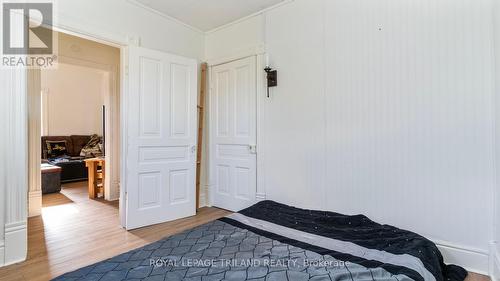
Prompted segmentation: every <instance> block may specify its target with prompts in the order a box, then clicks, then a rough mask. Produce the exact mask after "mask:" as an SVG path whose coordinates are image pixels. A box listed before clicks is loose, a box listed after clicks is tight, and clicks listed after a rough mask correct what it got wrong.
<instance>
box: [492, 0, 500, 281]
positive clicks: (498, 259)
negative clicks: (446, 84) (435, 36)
mask: <svg viewBox="0 0 500 281" xmlns="http://www.w3.org/2000/svg"><path fill="white" fill-rule="evenodd" d="M493 16H494V18H493V34H494V38H495V44H494V47H495V132H496V135H495V143H496V145H495V148H496V151H495V152H496V153H495V160H496V175H497V185H496V189H495V195H496V196H495V199H496V200H495V203H496V204H495V206H496V209H495V216H494V227H495V238H494V239H495V241H496V247H494V248H493V250H494V251H495V255H494V257H493V262H492V266H493V268H494V269H493V272H494V276H493V277H494V278H496V279H495V280H500V222H499V220H500V1H494V9H493Z"/></svg>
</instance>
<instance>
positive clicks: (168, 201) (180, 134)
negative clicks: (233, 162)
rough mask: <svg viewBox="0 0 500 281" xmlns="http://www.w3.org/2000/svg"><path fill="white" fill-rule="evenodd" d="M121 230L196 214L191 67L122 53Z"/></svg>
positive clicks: (187, 62)
mask: <svg viewBox="0 0 500 281" xmlns="http://www.w3.org/2000/svg"><path fill="white" fill-rule="evenodd" d="M128 60H129V62H128V65H129V67H128V69H129V75H128V81H129V87H128V93H127V99H126V103H127V105H126V108H127V113H126V114H127V117H126V119H125V120H126V122H127V124H126V128H127V145H128V146H127V153H126V160H125V161H126V162H125V163H126V175H125V176H126V177H127V178H126V192H127V193H126V228H127V229H133V228H138V227H142V226H147V225H152V224H157V223H162V222H166V221H170V220H174V219H179V218H183V217H187V216H191V215H194V214H195V213H196V206H195V203H196V200H195V199H196V198H195V196H196V192H195V167H196V165H195V159H196V126H197V125H196V124H197V121H196V118H197V117H196V106H197V81H198V80H197V63H196V61H195V60H193V59H187V58H183V57H179V56H174V55H170V54H166V53H162V52H158V51H153V50H149V49H144V48H138V47H131V48H129V50H128Z"/></svg>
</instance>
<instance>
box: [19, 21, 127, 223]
mask: <svg viewBox="0 0 500 281" xmlns="http://www.w3.org/2000/svg"><path fill="white" fill-rule="evenodd" d="M53 30H54V31H57V32H62V33H66V34H70V35H73V36H76V37H78V38H83V39H87V40H91V41H94V42H98V43H101V44H105V45H108V46H111V47H115V48H117V49H119V50H120V66H119V67H120V77H118V75H117V71H118V69H115V68H114V67H112V66H111V65H107V64H101V63H97V62H93V61H87V60H82V59H78V58H73V57H65V56H59V62H60V63H65V64H71V65H78V66H86V67H92V68H95V69H99V70H101V71H104V72H107V73H108V75H109V81H108V83H109V89H108V90H109V92H108V94H107V95H106V97H105V104H106V107H107V108H108V109H109V110H111V111H114V112H116V110H118V109H119V110H120V115H119V116H117V115H115V114H111V115H108V116H109V118H108V120H106V121H107V122H106V124H107V125H108V126H106V127H107V128H106V130H107V131H110V132H111V133H112V132H113V131H115V129H116V127H117V126H118V127H120V135H116V136H113V138H112V139H114V140H117V139H118V140H119V143H120V148H121V147H123V135H122V134H121V130H122V128H121V127H123V124H124V123H123V122H122V115H121V108H122V105H121V98H122V97H123V90H124V89H123V87H124V82H123V81H124V73H123V69H124V67H123V56H122V55H121V54H122V52H123V50H124V48H126V47H127V45H126V44H125V43H123V42H121V43H120V42H116V41H111V40H105V39H102V38H98V37H97V36H91V35H88V34H82V33H80V32H76V31H72V30H69V29H68V28H66V27H65V28H60V27H57V26H54V27H53ZM29 71H30V70H28V72H29ZM37 72H38V76H39V75H40V74H39V73H40V71H39V70H37ZM28 77H30V76H28ZM39 79H40V78H39V77H38V82H40V81H39ZM117 79H120V80H119V81H120V90H118V89H116V86H115V85H116V81H117ZM28 83H30V81H28ZM29 87H34V85H31V83H30V85H29V86H28V89H27V90H28V91H29ZM42 90H43V89H42ZM32 98H33V97H31V99H32ZM28 99H30V97H28ZM117 99H119V100H120V103H118V102H117ZM28 110H29V109H28ZM28 114H30V112H28ZM39 129H40V128H38V129H34V130H32V126H30V135H29V136H28V140H29V143H30V147H29V151H28V154H29V160H28V161H29V162H30V164H31V166H32V167H34V165H33V163H34V162H35V160H34V159H36V161H37V162H39V160H38V158H40V153H38V152H39V151H38V150H39V149H38V148H36V149H35V148H34V147H33V143H38V141H37V140H33V138H35V139H39V138H40V133H41V132H40V130H39ZM106 146H107V148H110V147H112V144H111V143H109V142H108V144H107V145H106ZM38 147H39V145H38ZM107 151H109V152H111V153H110V154H108V155H107V156H106V158H107V160H108V161H110V162H112V163H116V158H117V156H118V155H121V153H122V151H121V149H120V150H119V151H113V149H111V150H110V149H107ZM119 158H120V162H121V157H119ZM38 166H39V165H38ZM109 172H110V173H109V174H110V177H108V179H109V182H108V184H110V185H109V186H110V187H111V186H112V187H113V190H110V191H113V192H108V193H107V194H105V197H106V198H107V199H108V200H117V199H120V200H121V199H122V194H121V189H122V188H121V187H122V180H121V174H122V173H123V170H122V167H121V163H117V165H116V167H113V168H111V170H110V171H109ZM39 173H40V170H39V168H38V169H29V170H28V175H29V178H32V179H35V178H36V177H39V176H38V174H39ZM117 174H118V176H116V175H117ZM39 183H40V181H37V180H35V181H32V180H30V182H29V185H30V186H28V190H29V196H28V197H29V199H28V206H29V214H28V216H30V217H31V216H37V215H40V214H41V205H42V203H41V201H42V196H41V190H40V186H33V185H39ZM115 189H120V193H119V194H117V190H115ZM121 209H122V208H121V206H119V213H120V218H121V215H122V211H121ZM120 221H121V219H120Z"/></svg>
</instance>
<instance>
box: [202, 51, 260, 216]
mask: <svg viewBox="0 0 500 281" xmlns="http://www.w3.org/2000/svg"><path fill="white" fill-rule="evenodd" d="M255 61H256V59H255V57H249V58H246V59H241V60H238V61H234V62H230V63H226V64H223V65H218V66H215V67H213V68H212V72H211V73H212V75H211V91H210V136H211V137H210V141H211V146H210V158H211V167H210V176H211V182H212V184H213V188H212V192H211V196H212V202H213V204H212V205H214V206H216V207H220V208H224V209H227V210H231V211H239V210H241V209H243V208H246V207H248V206H250V205H252V204H253V203H255V193H256V187H257V184H256V183H257V173H256V170H257V169H256V168H257V167H256V157H257V155H256V153H257V151H256V98H257V96H256V66H255Z"/></svg>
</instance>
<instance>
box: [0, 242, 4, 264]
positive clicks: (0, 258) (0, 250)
mask: <svg viewBox="0 0 500 281" xmlns="http://www.w3.org/2000/svg"><path fill="white" fill-rule="evenodd" d="M4 264H5V242H4V241H3V240H0V267H1V266H3V265H4Z"/></svg>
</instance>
